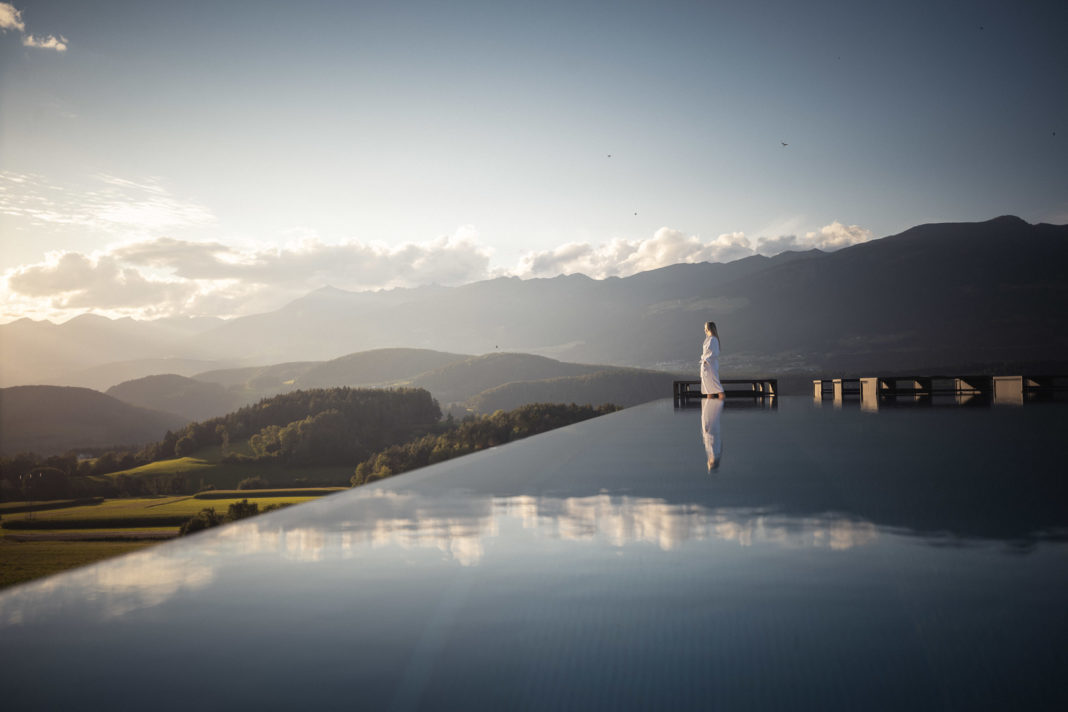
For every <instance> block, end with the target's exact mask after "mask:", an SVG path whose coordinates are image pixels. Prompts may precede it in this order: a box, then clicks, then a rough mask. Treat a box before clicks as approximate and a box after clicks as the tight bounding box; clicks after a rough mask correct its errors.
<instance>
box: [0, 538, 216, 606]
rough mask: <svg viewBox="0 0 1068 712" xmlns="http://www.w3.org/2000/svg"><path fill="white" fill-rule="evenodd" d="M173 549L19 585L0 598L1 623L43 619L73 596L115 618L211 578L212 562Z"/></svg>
mask: <svg viewBox="0 0 1068 712" xmlns="http://www.w3.org/2000/svg"><path fill="white" fill-rule="evenodd" d="M172 554H173V549H168V548H161V549H157V550H149V551H143V552H136V553H133V554H128V555H127V556H123V557H120V558H117V559H113V560H111V561H106V562H103V563H100V564H96V565H93V566H87V567H85V568H81V569H77V570H75V571H72V572H69V573H67V574H64V575H62V576H53V577H50V578H46V579H43V580H41V581H35V582H32V583H29V584H26V585H24V586H21V587H19V588H18V589H16V590H14V591H12V592H11V593H10V595H9V596H6V597H4V599H3V600H2V601H0V623H2V624H5V625H12V624H19V623H22V622H23V621H24V619H28V618H30V617H32V618H36V619H41V618H47V617H48V615H49V614H50V613H51V612H52V611H53V610H57V611H58V610H60V609H61V608H62V607H64V606H65V604H66V603H68V602H72V601H77V602H78V603H80V604H87V605H89V606H92V607H94V608H97V609H99V610H100V612H101V615H102V616H103V617H104V618H117V617H119V616H122V615H125V614H127V613H130V612H132V611H136V610H139V609H142V608H152V607H154V606H157V605H159V604H161V603H163V602H164V601H167V600H169V599H171V598H172V597H174V596H175V595H177V594H179V593H181V592H183V591H185V592H190V591H196V590H198V589H201V588H203V587H204V586H207V585H208V584H209V583H211V582H212V580H213V579H214V578H215V570H214V568H213V567H212V566H210V565H207V564H205V563H200V562H196V561H191V560H189V559H188V558H184V557H176V556H173V555H172Z"/></svg>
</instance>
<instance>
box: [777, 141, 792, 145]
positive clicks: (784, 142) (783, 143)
mask: <svg viewBox="0 0 1068 712" xmlns="http://www.w3.org/2000/svg"><path fill="white" fill-rule="evenodd" d="M779 143H781V144H782V145H783V146H789V145H790V144H788V143H786V141H779Z"/></svg>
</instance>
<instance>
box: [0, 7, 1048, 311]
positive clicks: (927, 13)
mask: <svg viewBox="0 0 1068 712" xmlns="http://www.w3.org/2000/svg"><path fill="white" fill-rule="evenodd" d="M1066 20H1068V4H1066V3H1064V2H1046V3H1042V2H1032V3H1005V2H938V1H935V2H931V1H930V0H927V1H925V2H915V3H913V2H895V3H881V4H873V3H839V2H810V3H796V2H781V3H756V2H754V3H735V2H730V3H719V2H701V3H672V2H657V3H618V2H613V3H607V2H600V3H593V2H591V3H585V2H577V1H574V0H573V1H571V2H565V3H555V2H542V3H530V4H527V3H523V4H517V3H505V2H484V3H483V2H453V3H442V2H434V3H420V2H405V3H397V2H382V3H376V2H354V3H336V2H303V3H291V2H287V3H280V2H271V1H268V0H256V1H254V2H239V1H232V0H231V1H228V2H224V3H219V2H195V1H194V2H181V3H176V2H155V1H152V0H136V1H130V2H111V1H108V0H100V1H95V2H83V1H80V0H71V1H69V2H50V1H45V0H42V1H34V0H26V1H25V2H18V1H17V2H14V3H0V240H2V242H0V245H2V251H0V274H2V275H3V278H2V279H3V281H2V282H0V293H2V294H3V303H4V308H3V310H2V311H0V321H10V320H11V319H14V318H18V317H19V316H23V315H28V316H33V317H35V318H41V317H50V318H53V319H57V320H58V319H63V318H68V317H70V316H73V315H75V314H78V313H81V312H84V311H86V310H93V311H96V312H98V313H102V314H107V315H111V316H116V315H132V316H138V317H152V316H164V315H171V314H190V315H194V314H196V315H203V314H208V315H224V316H227V315H233V314H242V313H249V312H254V311H260V310H265V309H270V308H275V307H277V306H280V305H281V304H283V303H285V302H286V301H288V300H289V299H292V298H293V297H295V296H299V295H300V294H302V293H304V292H307V291H309V290H311V289H314V288H316V287H320V286H323V285H325V284H332V285H334V286H337V287H342V288H346V289H375V288H382V287H394V286H412V285H419V284H429V283H440V284H459V283H464V282H469V281H474V280H478V279H484V278H487V277H491V276H496V275H505V274H508V275H518V276H524V277H530V276H554V275H556V274H560V273H569V272H583V273H585V274H589V275H590V276H594V277H604V276H610V275H620V276H624V275H628V274H633V273H634V272H637V271H641V270H644V269H651V268H655V267H659V266H663V265H666V264H672V263H675V262H687V261H689V262H694V261H703V260H723V261H726V260H731V259H737V258H739V257H744V256H746V255H749V254H755V253H763V254H774V253H776V252H778V251H781V250H783V249H797V248H808V247H821V248H825V249H834V248H836V247H841V246H844V245H847V244H853V243H855V242H860V241H864V240H867V239H871V238H873V237H881V236H884V235H887V234H892V233H895V232H898V231H900V230H903V229H905V228H908V227H910V226H912V225H915V224H918V223H923V222H934V221H956V220H985V219H988V218H991V217H995V216H997V215H1001V214H1007V213H1011V214H1016V215H1019V216H1020V217H1023V218H1024V219H1026V220H1028V221H1031V222H1054V223H1063V222H1068V144H1066V142H1068V92H1065V91H1064V87H1065V86H1068V43H1065V42H1064V41H1063V29H1064V27H1066V26H1068V22H1066ZM783 142H786V143H787V144H789V145H787V146H783V145H782V143H783ZM609 155H610V156H611V157H609Z"/></svg>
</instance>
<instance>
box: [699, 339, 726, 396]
mask: <svg viewBox="0 0 1068 712" xmlns="http://www.w3.org/2000/svg"><path fill="white" fill-rule="evenodd" d="M701 393H704V394H705V398H722V397H723V384H722V383H720V381H719V332H718V331H716V322H714V321H710V322H707V323H706V324H705V343H704V348H703V349H702V351H701Z"/></svg>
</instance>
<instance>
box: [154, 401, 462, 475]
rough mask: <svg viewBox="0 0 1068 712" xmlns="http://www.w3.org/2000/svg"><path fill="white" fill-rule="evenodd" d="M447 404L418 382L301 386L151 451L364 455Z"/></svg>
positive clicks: (306, 460)
mask: <svg viewBox="0 0 1068 712" xmlns="http://www.w3.org/2000/svg"><path fill="white" fill-rule="evenodd" d="M440 418H441V409H440V408H439V407H438V404H437V401H435V400H434V399H433V397H431V395H430V393H428V392H427V391H425V390H422V389H416V388H397V389H375V388H330V389H312V390H307V391H293V392H291V393H284V394H282V395H278V396H274V397H273V398H266V399H264V400H262V401H260V402H259V403H256V404H254V405H250V406H246V407H244V408H240V409H238V410H236V411H234V412H233V413H230V414H228V415H224V416H222V417H218V418H211V419H210V420H205V421H201V422H197V423H190V424H189V425H187V426H186V427H185V428H184V429H182V430H181V431H179V432H173V433H168V434H167V437H165V438H164V439H163V440H162V441H161V442H159V443H158V444H157V445H156V446H155V451H153V452H148V453H146V454H147V455H148V457H149V458H150V459H152V460H161V459H167V458H171V457H183V456H185V455H188V454H191V453H193V452H196V451H197V450H200V449H203V448H205V447H209V446H214V445H218V446H222V447H223V448H224V449H225V447H226V446H228V445H230V444H232V443H234V444H236V443H241V442H245V441H247V442H248V443H249V445H250V446H251V448H252V451H253V453H254V455H255V456H257V457H274V458H280V459H283V460H285V461H287V462H291V463H294V464H320V463H334V462H339V461H347V460H351V461H353V462H356V461H359V460H360V459H361V458H364V457H367V456H368V455H369V454H370V453H372V452H376V451H378V450H381V449H382V448H384V447H386V446H388V445H392V444H394V443H397V442H402V441H404V440H406V439H409V438H411V437H412V436H413V435H415V434H416V433H419V432H420V431H423V430H426V429H428V428H432V427H433V426H434V425H435V424H436V423H437V422H438V420H439V419H440Z"/></svg>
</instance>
